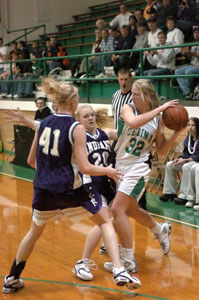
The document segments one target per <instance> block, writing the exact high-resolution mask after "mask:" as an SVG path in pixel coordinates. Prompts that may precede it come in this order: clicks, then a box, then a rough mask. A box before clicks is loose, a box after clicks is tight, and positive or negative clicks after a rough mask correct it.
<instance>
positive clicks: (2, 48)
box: [0, 46, 8, 69]
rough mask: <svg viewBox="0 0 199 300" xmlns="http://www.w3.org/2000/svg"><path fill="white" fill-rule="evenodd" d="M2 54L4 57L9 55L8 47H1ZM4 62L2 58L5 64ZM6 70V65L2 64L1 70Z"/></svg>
mask: <svg viewBox="0 0 199 300" xmlns="http://www.w3.org/2000/svg"><path fill="white" fill-rule="evenodd" d="M0 53H1V54H2V55H5V56H6V55H7V54H8V48H7V47H6V46H2V47H0ZM3 61H4V60H3V59H2V58H0V62H3ZM2 68H4V64H0V69H2Z"/></svg>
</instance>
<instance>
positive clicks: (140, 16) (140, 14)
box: [134, 8, 146, 22]
mask: <svg viewBox="0 0 199 300" xmlns="http://www.w3.org/2000/svg"><path fill="white" fill-rule="evenodd" d="M134 16H135V17H136V20H137V22H139V21H142V22H146V20H145V18H144V16H143V11H142V10H141V9H140V8H137V9H136V10H135V11H134Z"/></svg>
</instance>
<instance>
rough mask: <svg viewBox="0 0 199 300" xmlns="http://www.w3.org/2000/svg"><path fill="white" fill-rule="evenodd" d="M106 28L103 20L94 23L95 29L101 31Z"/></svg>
mask: <svg viewBox="0 0 199 300" xmlns="http://www.w3.org/2000/svg"><path fill="white" fill-rule="evenodd" d="M105 26H106V22H105V21H104V20H103V19H98V20H97V22H96V27H97V28H98V29H99V30H101V31H102V29H104V28H105Z"/></svg>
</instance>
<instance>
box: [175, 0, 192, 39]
mask: <svg viewBox="0 0 199 300" xmlns="http://www.w3.org/2000/svg"><path fill="white" fill-rule="evenodd" d="M195 11H196V3H195V1H193V0H182V2H181V3H180V5H179V8H178V16H177V18H178V20H177V26H178V27H179V29H180V30H182V32H183V33H184V36H185V42H190V37H191V33H192V26H193V25H194V22H195Z"/></svg>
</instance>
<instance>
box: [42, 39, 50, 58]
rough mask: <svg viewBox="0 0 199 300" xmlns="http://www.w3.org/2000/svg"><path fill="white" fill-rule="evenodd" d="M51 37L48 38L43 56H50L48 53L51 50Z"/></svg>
mask: <svg viewBox="0 0 199 300" xmlns="http://www.w3.org/2000/svg"><path fill="white" fill-rule="evenodd" d="M50 46H51V45H50V38H47V39H46V43H45V47H44V48H43V50H42V57H48V53H49V52H50Z"/></svg>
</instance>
